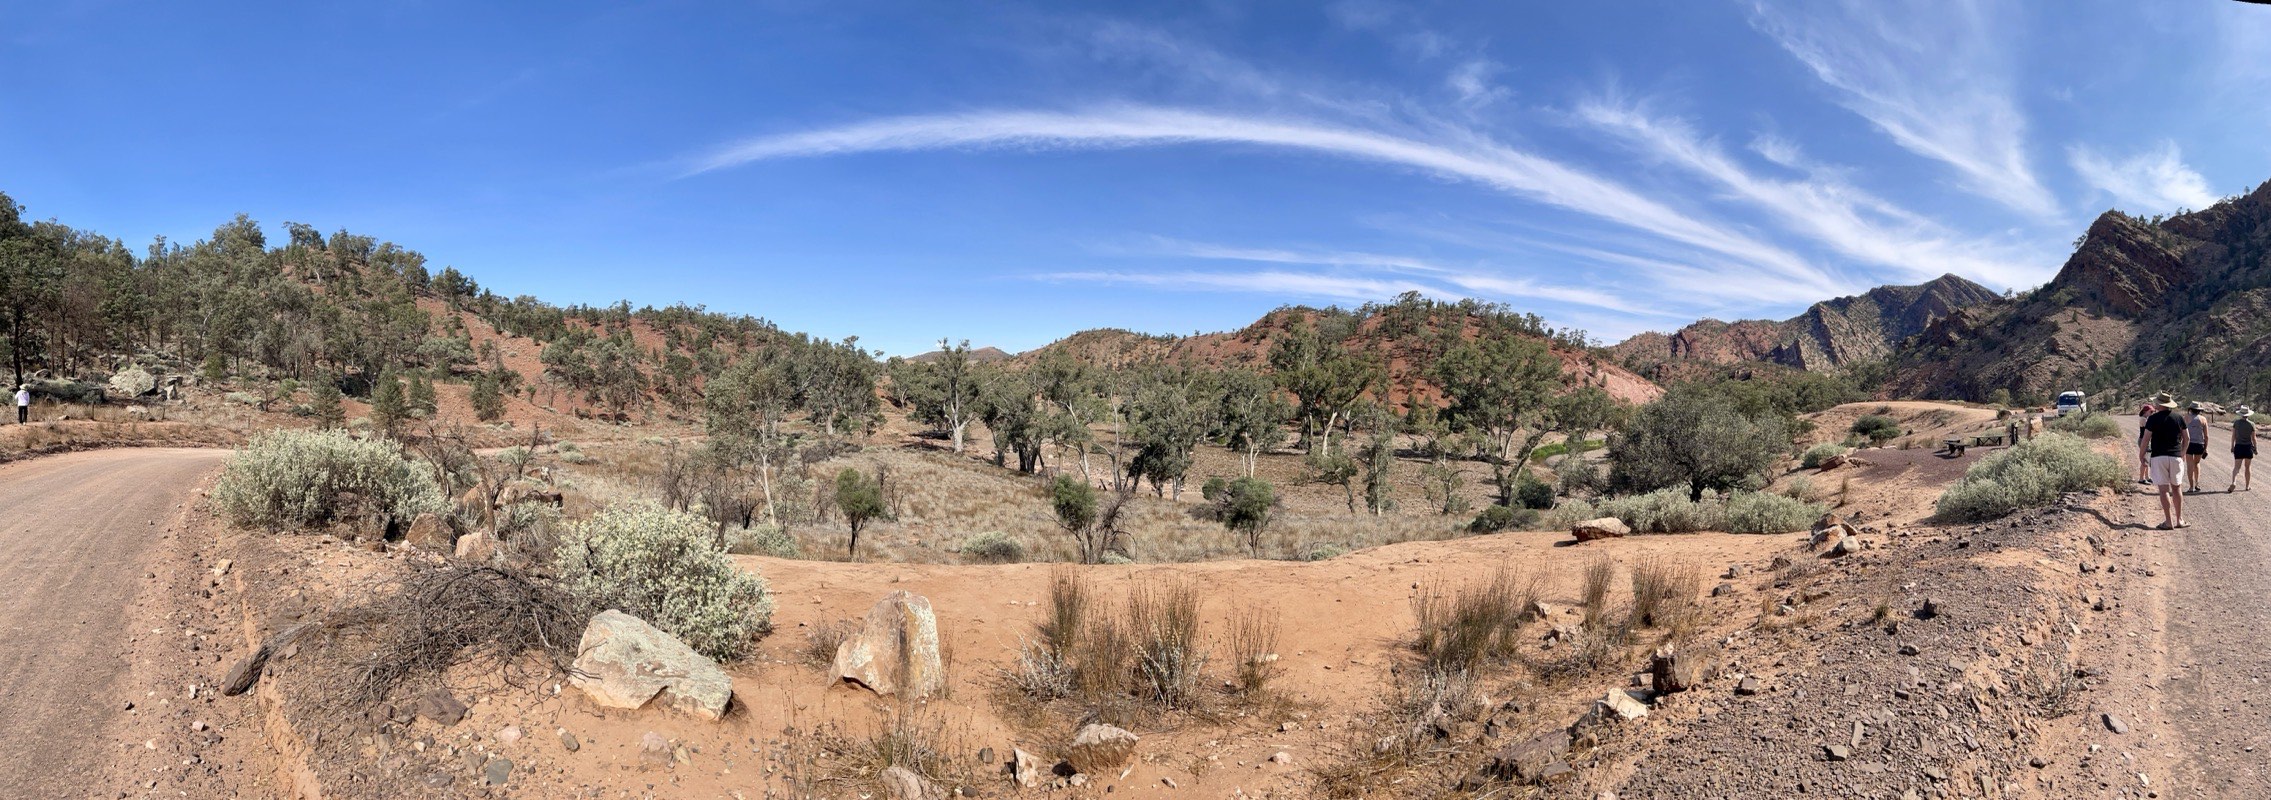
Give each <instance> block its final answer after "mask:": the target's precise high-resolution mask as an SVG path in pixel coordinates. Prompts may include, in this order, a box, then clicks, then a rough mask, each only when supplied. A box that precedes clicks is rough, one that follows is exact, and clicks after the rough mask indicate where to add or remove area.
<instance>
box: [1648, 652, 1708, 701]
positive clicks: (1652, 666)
mask: <svg viewBox="0 0 2271 800" xmlns="http://www.w3.org/2000/svg"><path fill="white" fill-rule="evenodd" d="M1648 675H1649V680H1650V687H1651V688H1653V689H1655V690H1656V693H1657V694H1673V693H1676V692H1684V691H1687V690H1689V689H1693V688H1695V687H1696V686H1699V685H1701V684H1702V683H1703V682H1704V681H1705V680H1708V679H1709V678H1710V675H1709V674H1708V672H1707V670H1705V669H1704V667H1703V665H1702V664H1701V663H1700V662H1699V660H1698V659H1697V657H1696V656H1695V655H1694V654H1692V653H1682V652H1680V651H1679V649H1678V648H1676V647H1674V646H1673V645H1670V644H1667V645H1664V646H1663V647H1659V648H1656V652H1655V653H1654V654H1652V655H1650V656H1649V657H1648Z"/></svg>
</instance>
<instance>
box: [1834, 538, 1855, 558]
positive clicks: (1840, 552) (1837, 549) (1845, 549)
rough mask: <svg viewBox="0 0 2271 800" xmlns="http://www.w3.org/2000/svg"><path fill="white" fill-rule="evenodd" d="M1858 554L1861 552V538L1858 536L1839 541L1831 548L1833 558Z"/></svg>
mask: <svg viewBox="0 0 2271 800" xmlns="http://www.w3.org/2000/svg"><path fill="white" fill-rule="evenodd" d="M1858 552H1861V538H1860V537H1858V536H1847V537H1844V538H1841V539H1838V540H1837V543H1836V544H1833V545H1830V546H1829V555H1830V557H1831V558H1839V557H1843V556H1849V555H1853V554H1854V553H1858Z"/></svg>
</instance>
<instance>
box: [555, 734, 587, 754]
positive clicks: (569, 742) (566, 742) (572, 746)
mask: <svg viewBox="0 0 2271 800" xmlns="http://www.w3.org/2000/svg"><path fill="white" fill-rule="evenodd" d="M560 746H561V747H562V748H565V749H567V751H568V752H570V753H573V752H575V751H577V750H582V749H584V743H583V742H579V741H576V735H575V734H573V733H569V732H567V731H565V730H562V731H560Z"/></svg>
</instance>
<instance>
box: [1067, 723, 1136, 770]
mask: <svg viewBox="0 0 2271 800" xmlns="http://www.w3.org/2000/svg"><path fill="white" fill-rule="evenodd" d="M1139 738H1140V737H1138V736H1136V735H1135V734H1133V733H1130V732H1128V731H1127V730H1125V729H1122V728H1115V727H1112V726H1110V725H1102V724H1095V723H1091V724H1089V725H1086V726H1083V727H1082V728H1081V729H1080V732H1079V733H1077V734H1074V735H1073V737H1072V745H1071V746H1070V747H1067V748H1065V763H1068V764H1071V765H1072V770H1073V771H1074V772H1078V773H1082V774H1087V775H1103V774H1106V773H1108V772H1110V771H1112V770H1116V769H1119V768H1120V767H1123V766H1126V765H1127V763H1128V761H1129V760H1131V759H1133V758H1135V747H1136V741H1137V740H1138V739H1139Z"/></svg>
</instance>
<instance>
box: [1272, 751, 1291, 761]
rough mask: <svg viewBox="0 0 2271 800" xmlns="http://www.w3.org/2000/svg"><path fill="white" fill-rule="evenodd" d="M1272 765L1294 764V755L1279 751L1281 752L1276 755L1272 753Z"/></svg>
mask: <svg viewBox="0 0 2271 800" xmlns="http://www.w3.org/2000/svg"><path fill="white" fill-rule="evenodd" d="M1270 763H1272V764H1291V763H1293V756H1292V755H1290V754H1288V753H1286V752H1285V751H1283V750H1279V751H1277V752H1275V753H1271V754H1270Z"/></svg>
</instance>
